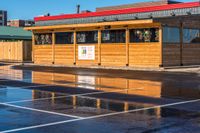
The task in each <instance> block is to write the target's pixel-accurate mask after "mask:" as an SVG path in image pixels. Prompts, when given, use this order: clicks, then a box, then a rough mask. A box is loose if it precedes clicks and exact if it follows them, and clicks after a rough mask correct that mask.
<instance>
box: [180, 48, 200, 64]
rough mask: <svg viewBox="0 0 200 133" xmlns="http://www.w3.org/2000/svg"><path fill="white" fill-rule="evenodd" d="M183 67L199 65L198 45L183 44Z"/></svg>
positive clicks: (199, 51)
mask: <svg viewBox="0 0 200 133" xmlns="http://www.w3.org/2000/svg"><path fill="white" fill-rule="evenodd" d="M182 59H183V61H182V62H183V65H200V44H183V57H182Z"/></svg>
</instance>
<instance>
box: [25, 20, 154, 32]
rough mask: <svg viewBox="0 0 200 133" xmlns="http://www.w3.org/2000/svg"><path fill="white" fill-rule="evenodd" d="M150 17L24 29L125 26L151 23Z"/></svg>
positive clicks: (27, 28)
mask: <svg viewBox="0 0 200 133" xmlns="http://www.w3.org/2000/svg"><path fill="white" fill-rule="evenodd" d="M152 23H153V20H152V19H145V20H130V21H113V22H99V23H86V24H65V25H50V26H34V27H26V28H24V29H25V30H56V29H73V28H87V27H103V26H122V25H124V26H127V25H141V24H143V25H144V24H152Z"/></svg>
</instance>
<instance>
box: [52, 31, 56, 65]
mask: <svg viewBox="0 0 200 133" xmlns="http://www.w3.org/2000/svg"><path fill="white" fill-rule="evenodd" d="M55 43H56V38H55V33H54V32H52V64H55Z"/></svg>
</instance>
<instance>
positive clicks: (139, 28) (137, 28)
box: [129, 27, 160, 44]
mask: <svg viewBox="0 0 200 133" xmlns="http://www.w3.org/2000/svg"><path fill="white" fill-rule="evenodd" d="M142 29H143V30H145V29H149V30H150V29H157V30H158V41H149V42H145V41H143V42H134V41H131V30H142ZM159 30H160V27H136V28H130V29H129V43H130V44H154V43H160V32H159Z"/></svg>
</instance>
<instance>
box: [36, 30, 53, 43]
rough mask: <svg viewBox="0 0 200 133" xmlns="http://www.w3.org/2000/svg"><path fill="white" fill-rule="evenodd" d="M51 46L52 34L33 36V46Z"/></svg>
mask: <svg viewBox="0 0 200 133" xmlns="http://www.w3.org/2000/svg"><path fill="white" fill-rule="evenodd" d="M49 44H52V34H51V33H46V34H35V45H49Z"/></svg>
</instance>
